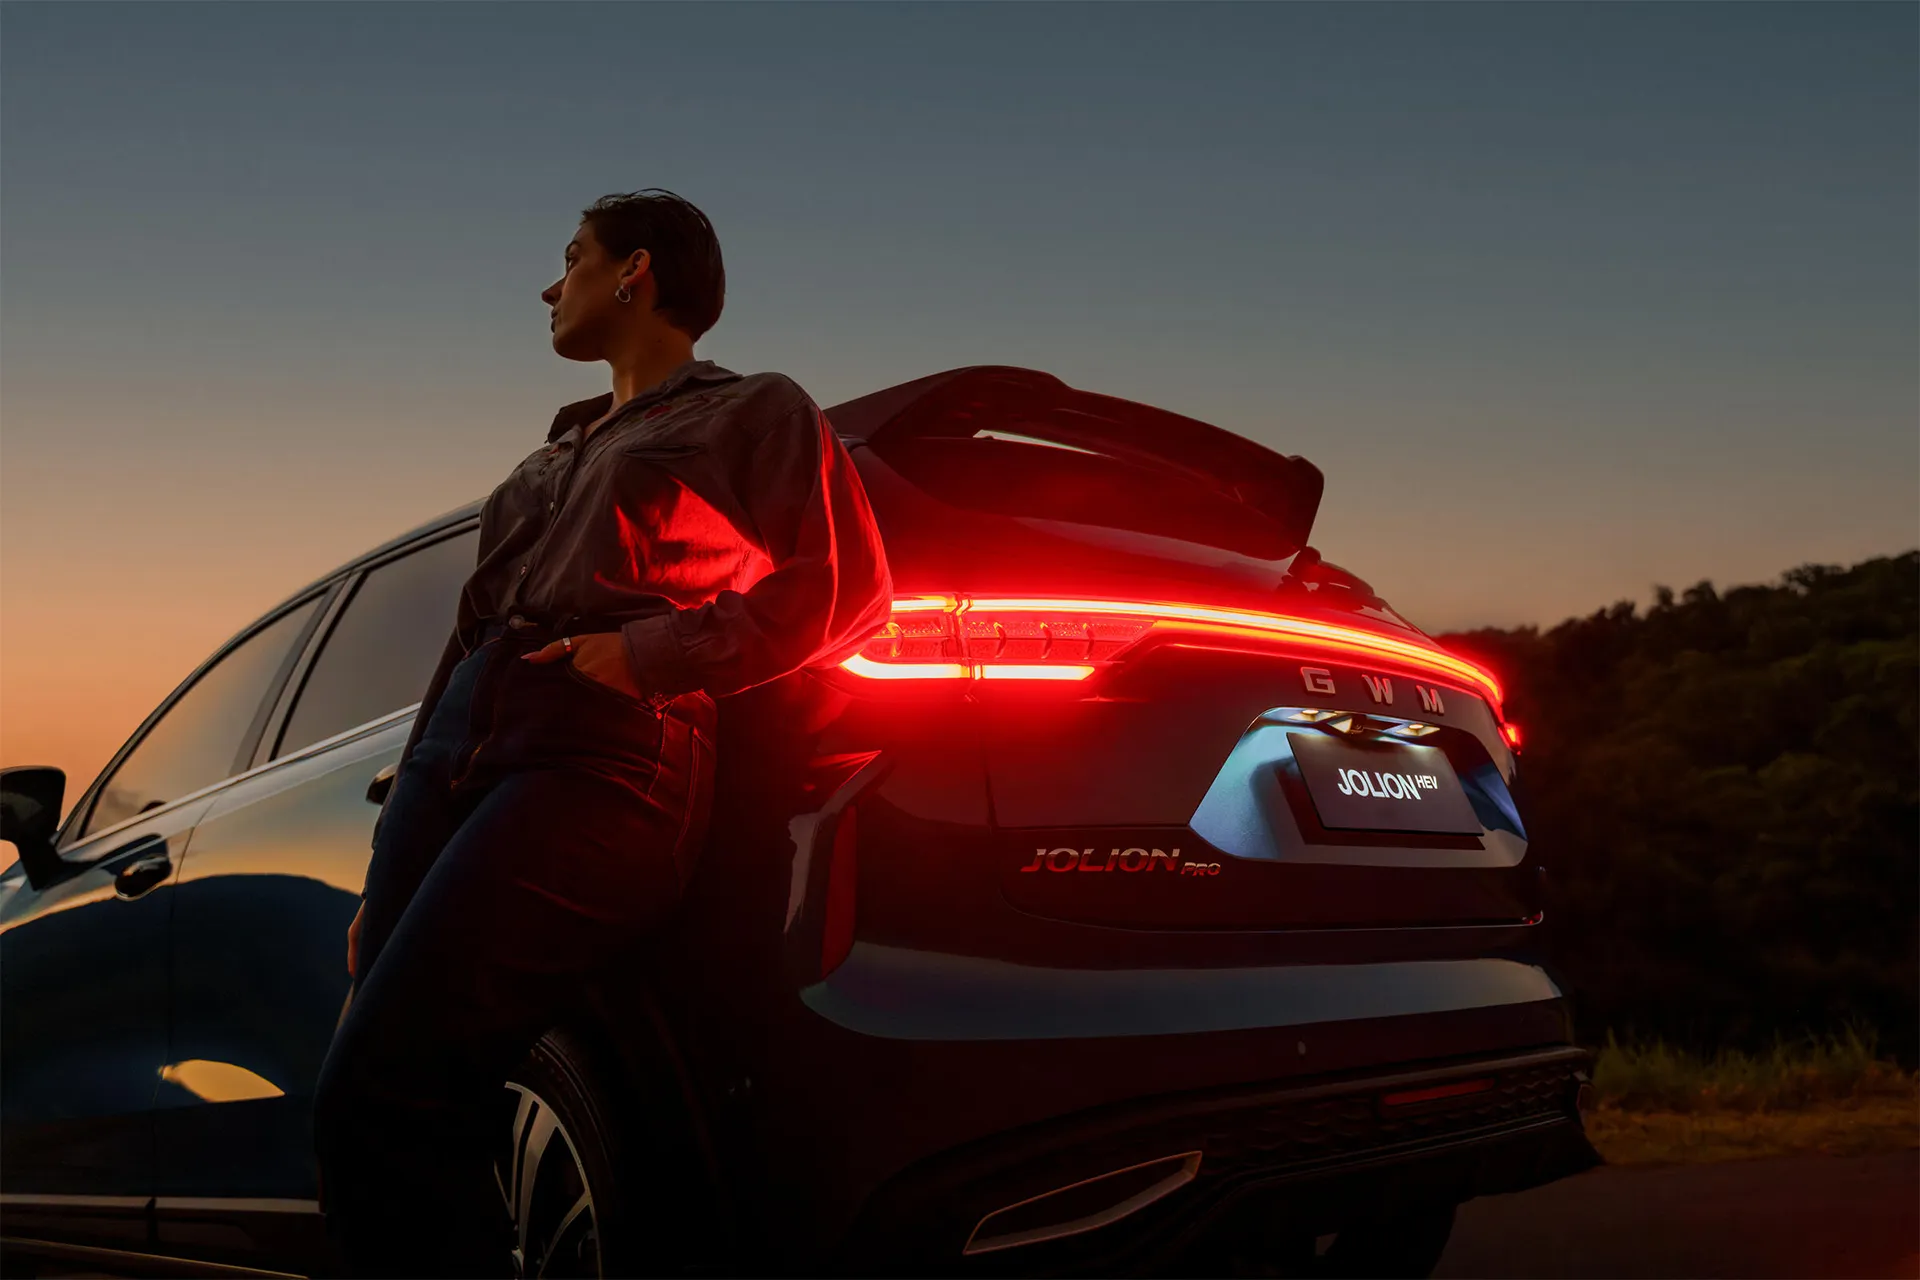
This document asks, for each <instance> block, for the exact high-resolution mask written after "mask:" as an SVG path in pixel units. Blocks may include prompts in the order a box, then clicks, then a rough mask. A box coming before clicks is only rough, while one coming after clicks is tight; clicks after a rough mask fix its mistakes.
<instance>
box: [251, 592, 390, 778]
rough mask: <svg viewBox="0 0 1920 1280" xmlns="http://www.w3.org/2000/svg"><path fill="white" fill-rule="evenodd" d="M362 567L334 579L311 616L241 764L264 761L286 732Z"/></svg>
mask: <svg viewBox="0 0 1920 1280" xmlns="http://www.w3.org/2000/svg"><path fill="white" fill-rule="evenodd" d="M366 576H367V574H366V570H365V568H360V569H356V570H354V571H353V572H352V573H343V574H341V575H340V576H339V577H338V578H337V579H335V580H334V592H333V598H332V599H331V600H328V601H327V607H326V608H324V609H322V610H320V614H319V616H318V617H317V618H315V619H314V625H313V627H312V628H311V629H310V630H308V632H307V634H306V635H305V636H304V637H302V639H301V642H300V644H299V645H298V646H297V648H296V652H295V654H294V661H293V667H292V670H291V671H289V672H288V673H287V678H286V679H285V680H283V681H281V682H280V685H279V688H278V689H277V690H276V691H275V693H274V696H273V698H272V699H271V700H270V702H269V703H268V710H267V714H266V718H265V721H264V722H263V723H262V724H261V726H260V729H261V732H260V735H259V736H258V737H256V738H252V739H250V740H249V743H248V746H249V751H248V753H247V759H246V762H245V764H243V765H242V766H241V767H242V768H243V769H244V770H245V771H247V772H252V771H253V770H254V769H257V768H259V767H260V766H261V765H263V764H265V763H266V762H267V760H268V758H269V757H270V756H272V754H273V747H274V745H275V744H276V743H277V742H278V741H279V740H280V735H281V734H282V733H284V732H286V727H287V717H288V716H289V715H291V714H292V713H293V703H294V700H295V699H296V698H297V697H299V694H300V689H301V687H302V686H303V685H305V684H306V682H307V673H308V672H309V671H311V670H313V664H314V662H315V661H316V660H317V659H318V658H319V656H320V651H321V650H322V649H324V648H325V647H326V642H327V637H328V636H329V635H331V634H333V624H334V623H336V622H338V621H339V620H340V615H341V614H342V613H344V612H346V608H347V602H348V601H349V600H351V599H353V593H354V591H355V590H357V589H358V588H359V586H360V580H361V579H362V578H364V577H366Z"/></svg>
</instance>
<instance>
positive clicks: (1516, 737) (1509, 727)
mask: <svg viewBox="0 0 1920 1280" xmlns="http://www.w3.org/2000/svg"><path fill="white" fill-rule="evenodd" d="M1500 736H1501V737H1503V738H1505V739H1506V740H1507V746H1508V747H1510V748H1512V749H1513V750H1515V751H1518V750H1519V749H1520V726H1519V725H1517V724H1515V723H1514V722H1513V721H1511V720H1502V721H1501V722H1500Z"/></svg>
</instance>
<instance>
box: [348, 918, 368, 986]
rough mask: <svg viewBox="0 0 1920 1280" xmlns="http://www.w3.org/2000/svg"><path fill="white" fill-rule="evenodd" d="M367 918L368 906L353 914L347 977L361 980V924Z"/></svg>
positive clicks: (349, 933)
mask: <svg viewBox="0 0 1920 1280" xmlns="http://www.w3.org/2000/svg"><path fill="white" fill-rule="evenodd" d="M366 918H367V904H366V903H364V902H363V903H361V904H360V909H359V910H358V911H356V912H354V913H353V923H352V924H350V925H348V926H347V976H348V977H350V978H352V979H353V980H354V981H356V982H358V981H359V980H360V922H361V921H363V920H365V919H366Z"/></svg>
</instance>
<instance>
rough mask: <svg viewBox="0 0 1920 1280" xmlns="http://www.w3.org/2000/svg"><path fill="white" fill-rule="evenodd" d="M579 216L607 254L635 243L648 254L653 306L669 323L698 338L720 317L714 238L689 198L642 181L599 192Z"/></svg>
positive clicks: (621, 252) (722, 292)
mask: <svg viewBox="0 0 1920 1280" xmlns="http://www.w3.org/2000/svg"><path fill="white" fill-rule="evenodd" d="M580 220H581V221H582V222H584V223H586V224H587V226H589V227H591V228H592V229H593V237H594V239H596V240H598V241H599V242H600V247H601V248H603V249H605V250H606V251H607V255H608V256H609V257H611V258H614V259H616V260H617V259H621V258H625V257H627V256H628V255H629V254H631V253H633V252H634V251H635V250H636V249H645V250H646V251H647V252H648V253H649V254H651V255H652V257H653V265H652V268H651V270H652V272H653V281H654V285H655V287H656V288H657V289H658V294H657V296H656V297H655V299H654V305H653V309H654V310H655V311H657V312H659V313H660V314H661V315H663V316H665V317H666V319H667V322H668V323H670V324H671V325H673V327H674V328H676V329H680V330H682V331H684V332H685V333H686V334H687V335H688V336H689V337H691V338H693V339H694V340H695V341H698V340H699V338H700V336H701V335H702V334H704V333H705V332H706V331H707V330H709V329H711V328H713V326H714V324H715V323H716V322H717V321H718V320H719V319H720V311H721V308H723V307H724V306H726V302H727V269H726V266H725V265H724V264H723V263H722V262H721V261H720V238H719V237H718V236H716V235H714V233H713V224H712V223H711V222H708V221H707V215H706V214H704V213H702V212H700V210H699V209H698V208H696V207H695V206H694V205H693V203H692V202H691V201H688V200H684V199H682V198H681V197H679V196H677V195H675V194H674V193H673V192H671V191H663V190H661V189H660V188H659V187H647V188H645V189H643V190H640V191H629V192H627V193H626V194H624V195H608V196H601V197H600V198H599V199H598V200H595V201H594V202H593V203H592V204H590V205H588V206H587V207H586V208H585V209H583V210H582V211H581V213H580Z"/></svg>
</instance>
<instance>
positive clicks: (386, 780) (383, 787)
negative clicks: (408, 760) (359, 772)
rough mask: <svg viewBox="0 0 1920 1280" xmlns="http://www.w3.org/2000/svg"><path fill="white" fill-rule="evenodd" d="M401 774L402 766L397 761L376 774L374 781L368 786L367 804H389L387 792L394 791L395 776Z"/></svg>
mask: <svg viewBox="0 0 1920 1280" xmlns="http://www.w3.org/2000/svg"><path fill="white" fill-rule="evenodd" d="M399 772H400V765H399V763H398V762H397V761H396V762H395V763H393V764H390V765H388V766H387V767H386V768H384V769H382V770H381V771H380V772H378V773H376V774H374V775H373V781H372V782H369V783H368V784H367V803H368V804H381V805H383V804H385V803H386V802H387V792H389V791H391V790H393V778H394V775H395V774H397V773H399Z"/></svg>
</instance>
